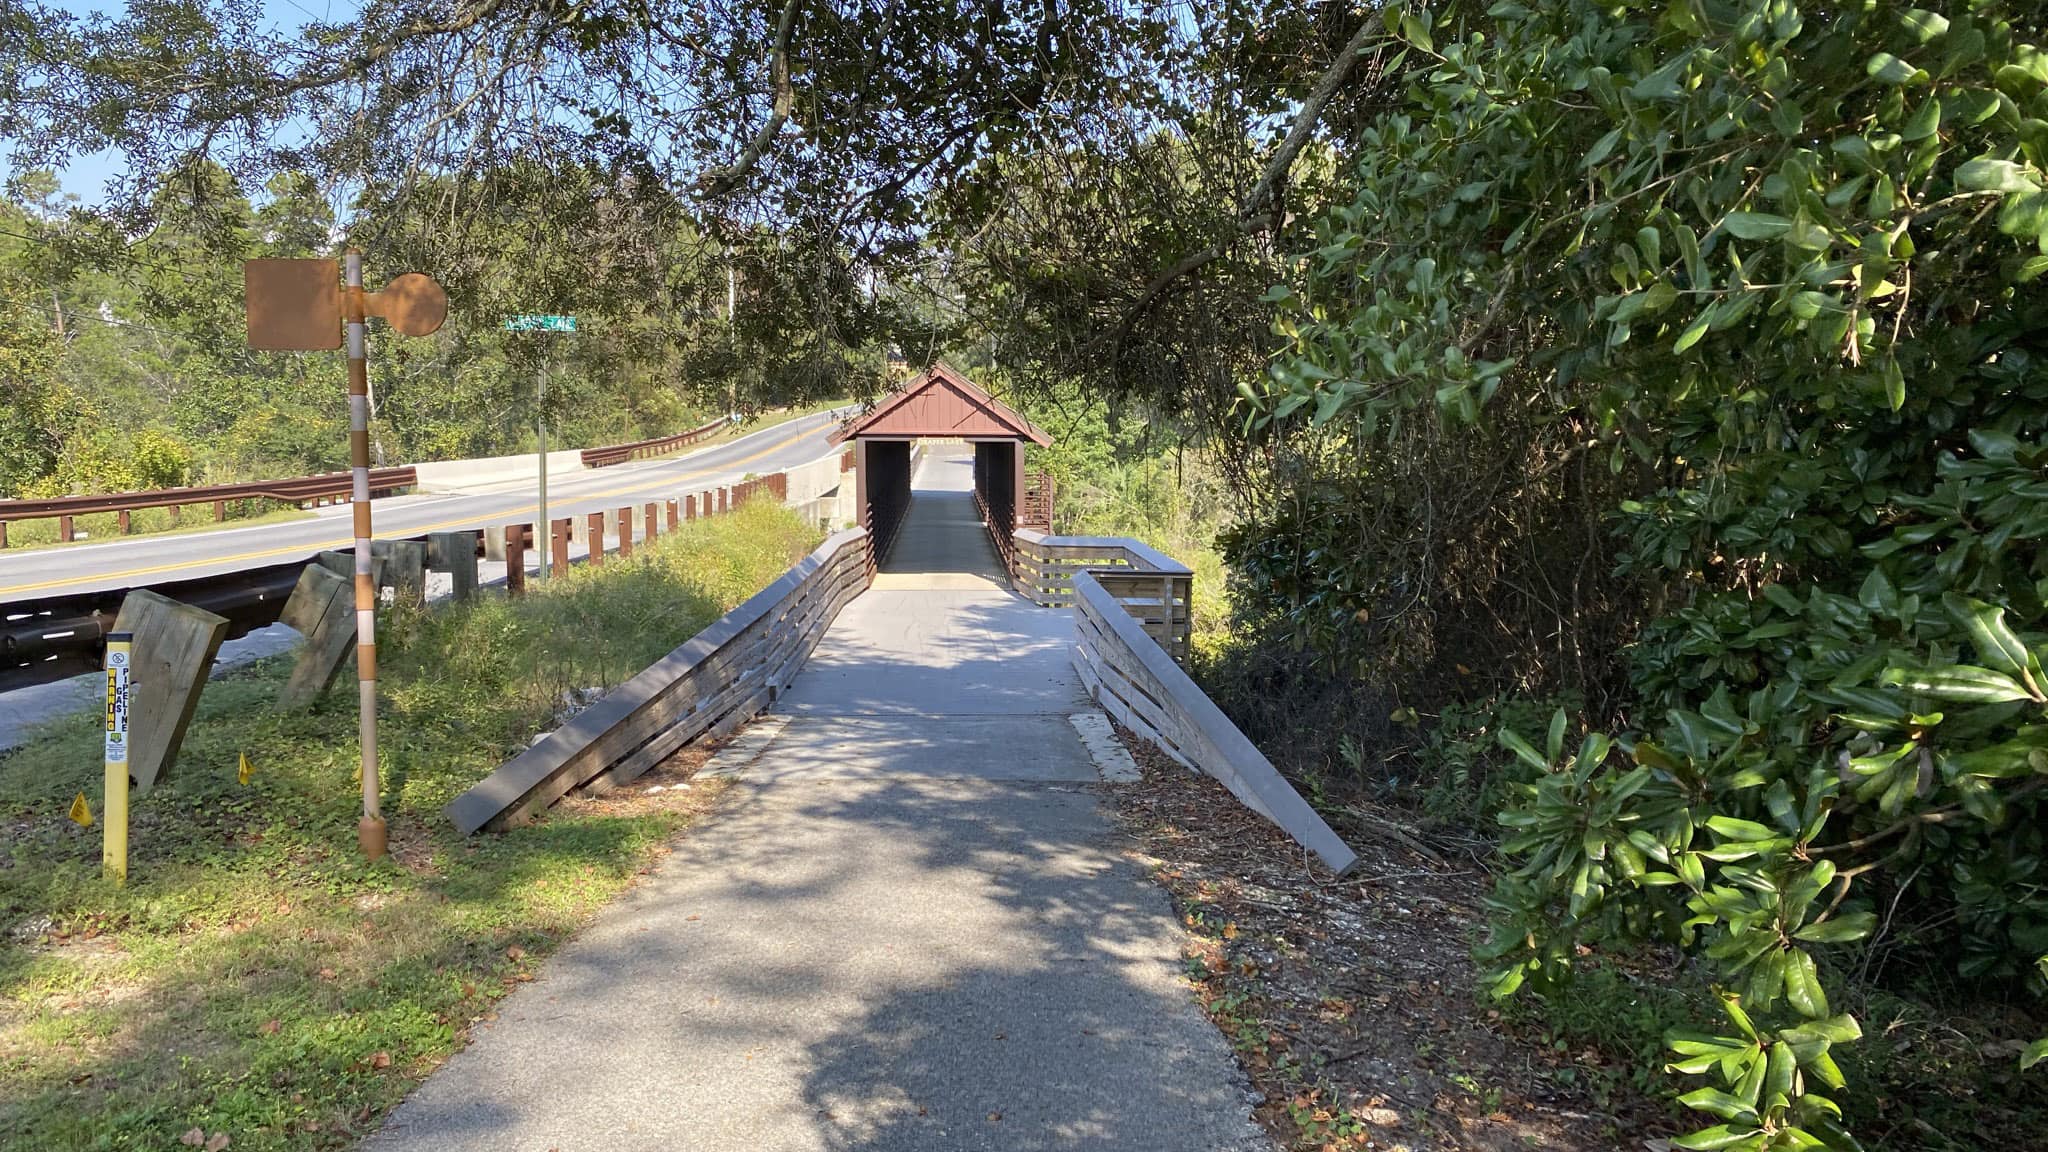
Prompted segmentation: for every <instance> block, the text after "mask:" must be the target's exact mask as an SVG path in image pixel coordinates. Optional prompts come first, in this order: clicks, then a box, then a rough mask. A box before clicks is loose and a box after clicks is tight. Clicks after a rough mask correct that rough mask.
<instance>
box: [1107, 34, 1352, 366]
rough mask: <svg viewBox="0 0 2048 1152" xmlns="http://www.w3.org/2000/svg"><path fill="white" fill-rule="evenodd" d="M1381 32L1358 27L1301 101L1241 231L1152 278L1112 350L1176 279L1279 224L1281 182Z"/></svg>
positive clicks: (1243, 211) (1244, 212)
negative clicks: (1352, 71) (1269, 204)
mask: <svg viewBox="0 0 2048 1152" xmlns="http://www.w3.org/2000/svg"><path fill="white" fill-rule="evenodd" d="M1377 30H1378V24H1377V23H1376V22H1374V21H1372V20H1367V21H1365V22H1364V23H1363V24H1360V25H1359V27H1358V31H1356V32H1354V33H1352V35H1351V39H1350V41H1349V42H1348V43H1346V44H1345V45H1344V48H1343V50H1342V51H1340V52H1338V53H1337V58H1336V59H1335V60H1332V61H1331V62H1330V66H1329V67H1328V68H1326V69H1324V71H1323V74H1322V75H1321V76H1320V77H1318V78H1317V79H1316V84H1315V87H1314V88H1312V89H1310V90H1309V94H1308V98H1307V99H1305V100H1303V101H1302V102H1301V108H1300V109H1299V110H1298V111H1296V112H1295V114H1294V123H1293V124H1292V125H1291V126H1290V127H1289V128H1288V129H1287V136H1286V137H1285V138H1284V139H1282V140H1281V141H1280V147H1279V148H1278V149H1276V150H1275V151H1274V152H1273V155H1272V157H1271V158H1270V159H1269V160H1267V161H1266V170H1265V171H1264V172H1262V173H1260V174H1259V179H1258V182H1257V183H1256V184H1253V185H1252V190H1251V193H1250V195H1248V196H1246V197H1245V201H1244V206H1243V207H1242V208H1240V209H1238V214H1237V226H1236V228H1235V229H1233V230H1232V232H1231V234H1230V235H1229V236H1228V237H1227V238H1226V239H1224V240H1222V241H1219V242H1217V243H1215V244H1211V245H1210V246H1209V247H1207V248H1204V249H1202V250H1200V251H1198V252H1190V253H1188V254H1187V255H1186V256H1183V257H1181V258H1180V259H1179V260H1176V261H1174V262H1173V264H1172V265H1171V266H1169V267H1168V268H1167V269H1166V270H1165V271H1164V272H1161V273H1160V274H1159V275H1157V276H1154V277H1153V278H1152V280H1151V281H1150V282H1149V283H1147V284H1146V285H1145V287H1144V290H1143V291H1141V292H1139V293H1138V298H1137V300H1135V301H1133V302H1132V304H1131V305H1130V307H1128V308H1125V309H1124V311H1123V315H1122V316H1121V317H1120V318H1119V319H1118V320H1117V326H1116V335H1115V339H1114V340H1113V341H1112V343H1113V344H1114V345H1116V346H1121V345H1122V344H1123V342H1124V338H1125V337H1126V336H1128V335H1129V334H1130V330H1131V326H1132V325H1133V324H1135V323H1137V322H1138V320H1139V319H1140V318H1141V317H1143V316H1144V315H1145V313H1147V312H1149V311H1151V310H1152V306H1153V305H1154V304H1156V303H1157V302H1158V300H1159V297H1160V296H1161V295H1163V294H1164V293H1165V291H1166V290H1167V289H1168V288H1169V287H1171V286H1172V285H1173V283H1174V282H1175V281H1176V280H1179V279H1180V278H1182V277H1183V276H1186V275H1188V274H1189V273H1191V272H1194V271H1195V270H1197V269H1199V268H1201V267H1202V266H1203V265H1205V264H1208V263H1210V262H1211V261H1214V260H1218V259H1221V258H1222V256H1223V254H1224V253H1225V252H1227V251H1228V250H1229V248H1230V246H1231V245H1232V244H1235V243H1236V242H1237V241H1239V240H1242V239H1244V238H1245V237H1247V236H1255V235H1257V234H1259V233H1261V232H1268V231H1271V230H1272V229H1273V228H1274V227H1275V226H1276V225H1277V224H1278V223H1279V220H1280V201H1279V187H1280V182H1281V181H1282V180H1284V179H1285V178H1286V176H1287V173H1288V172H1289V171H1290V170H1291V169H1293V167H1294V160H1295V157H1297V156H1299V155H1300V154H1301V150H1302V148H1303V147H1304V146H1306V145H1307V144H1308V141H1309V137H1310V136H1312V135H1314V134H1315V129H1316V124H1317V123H1318V122H1320V121H1321V120H1322V117H1323V107H1324V106H1325V105H1327V104H1328V103H1329V102H1330V97H1332V96H1334V95H1336V93H1337V89H1338V87H1340V86H1341V85H1342V84H1343V83H1344V81H1345V79H1346V78H1347V77H1349V76H1350V75H1351V68H1352V66H1353V65H1354V64H1356V63H1357V62H1358V58H1359V57H1360V56H1361V55H1363V54H1364V52H1365V46H1366V44H1367V43H1368V41H1370V40H1371V39H1372V36H1373V34H1374V32H1375V31H1377ZM1268 201H1271V202H1272V204H1271V207H1270V208H1268V206H1267V202H1268Z"/></svg>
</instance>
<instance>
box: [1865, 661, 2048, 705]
mask: <svg viewBox="0 0 2048 1152" xmlns="http://www.w3.org/2000/svg"><path fill="white" fill-rule="evenodd" d="M1879 680H1880V682H1882V683H1885V684H1890V685H1894V686H1896V687H1899V688H1904V689H1906V690H1907V691H1908V692H1920V693H1924V694H1926V695H1928V696H1932V697H1934V698H1935V699H1936V700H1956V701H1960V702H1962V703H1965V704H2000V703H2003V702H2005V701H2008V700H2028V699H2032V697H2031V696H2030V695H2028V693H2027V690H2026V689H2025V688H2022V687H2020V684H2019V681H2017V680H2014V679H2013V678H2012V677H2010V676H2007V675H2006V674H2004V673H2003V672H1993V671H1992V670H1991V669H1989V668H1975V667H1971V666H1970V665H1967V664H1951V665H1948V666H1947V667H1944V668H1887V669H1885V670H1884V675H1883V676H1881V677H1880V678H1879Z"/></svg>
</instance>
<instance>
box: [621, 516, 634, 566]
mask: <svg viewBox="0 0 2048 1152" xmlns="http://www.w3.org/2000/svg"><path fill="white" fill-rule="evenodd" d="M632 554H633V510H632V509H631V508H621V509H619V555H620V556H621V557H625V556H631V555H632Z"/></svg>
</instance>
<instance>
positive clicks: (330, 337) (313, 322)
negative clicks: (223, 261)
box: [242, 260, 341, 352]
mask: <svg viewBox="0 0 2048 1152" xmlns="http://www.w3.org/2000/svg"><path fill="white" fill-rule="evenodd" d="M242 295H243V301H244V303H245V305H246V306H247V308H248V312H249V347H251V348H253V349H255V350H257V351H259V352H319V351H326V350H330V349H334V348H339V347H341V272H340V269H339V267H338V266H337V265H336V263H335V262H334V261H332V260H244V261H243V262H242Z"/></svg>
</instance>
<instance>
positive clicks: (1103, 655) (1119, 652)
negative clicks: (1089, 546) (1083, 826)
mask: <svg viewBox="0 0 2048 1152" xmlns="http://www.w3.org/2000/svg"><path fill="white" fill-rule="evenodd" d="M1069 587H1070V588H1071V595H1072V601H1073V605H1074V668H1075V670H1076V671H1078V672H1079V673H1080V674H1081V680H1082V682H1083V683H1084V684H1086V685H1087V687H1088V693H1089V695H1091V696H1093V697H1094V698H1095V700H1096V702H1097V703H1099V704H1101V705H1102V708H1103V711H1105V712H1108V713H1109V714H1110V715H1111V716H1114V717H1115V718H1116V719H1117V721H1118V722H1119V723H1121V724H1122V725H1123V726H1124V727H1126V728H1129V729H1130V730H1131V731H1133V732H1136V733H1137V734H1138V735H1140V736H1143V737H1144V738H1146V739H1148V740H1150V741H1152V742H1153V743H1154V744H1157V745H1158V746H1159V748H1160V750H1161V751H1163V752H1165V753H1166V754H1167V755H1168V756H1171V757H1173V758H1174V759H1175V760H1178V761H1180V762H1181V763H1182V764H1185V765H1187V766H1188V767H1190V768H1193V769H1195V770H1197V771H1200V772H1204V773H1206V774H1208V775H1210V776H1213V777H1215V778H1216V779H1217V780H1219V781H1221V782H1222V784H1223V786H1224V787H1226V788H1228V789H1230V792H1231V795H1233V796H1236V797H1237V798H1238V799H1239V800H1241V801H1243V802H1244V805H1245V807H1247V808H1250V809H1251V810H1252V811H1254V812H1257V813H1258V814H1259V815H1261V816H1264V817H1265V818H1266V819H1268V820H1271V821H1272V822H1273V823H1274V824H1276V825H1278V826H1279V827H1280V829H1281V830H1282V831H1284V832H1286V833H1287V834H1288V835H1289V836H1292V837H1293V838H1294V841H1295V843H1297V844H1300V845H1301V846H1302V847H1303V848H1306V849H1308V850H1309V851H1311V852H1313V853H1315V854H1316V856H1317V857H1319V858H1320V859H1321V860H1322V862H1323V863H1324V864H1326V865H1328V866H1329V867H1330V868H1331V870H1333V871H1335V872H1337V873H1340V874H1341V873H1343V872H1345V871H1348V870H1349V869H1350V868H1351V866H1352V865H1353V864H1354V863H1355V862H1356V861H1357V859H1358V856H1357V853H1355V852H1353V851H1352V850H1351V848H1350V847H1349V846H1348V845H1346V844H1345V843H1344V841H1343V839H1342V838H1341V837H1339V836H1338V835H1337V833H1336V832H1335V831H1334V830H1332V829H1331V827H1330V826H1329V824H1328V823H1326V822H1325V821H1324V820H1323V818H1322V816H1321V815H1319V814H1318V813H1317V812H1316V810H1315V809H1314V808H1313V807H1311V806H1310V805H1309V803H1308V801H1306V800H1304V799H1302V797H1301V794H1300V793H1298V792H1296V791H1295V790H1294V787H1293V785H1291V784H1289V783H1288V782H1287V779H1286V777H1284V776H1282V775H1280V772H1279V770H1278V769H1276V768H1274V767H1273V764H1272V762H1271V761H1269V760H1267V759H1266V757H1265V754H1264V753H1262V752H1260V751H1259V750H1258V748H1257V746H1255V745H1254V744H1253V743H1252V742H1251V740H1250V739H1248V738H1247V737H1246V736H1245V734H1244V733H1242V732H1240V731H1238V729H1237V725H1235V724H1232V723H1231V722H1230V718H1229V717H1228V716H1225V715H1224V714H1223V711H1222V709H1220V708H1218V707H1216V704H1215V702H1214V701H1212V700H1210V699H1209V697H1208V694H1207V693H1205V692H1203V691H1202V689H1201V687H1200V686H1199V685H1197V684H1196V683H1195V682H1194V681H1193V680H1191V679H1189V678H1188V674H1187V673H1186V672H1184V671H1182V670H1181V667H1180V665H1179V664H1177V663H1175V662H1174V661H1173V660H1171V659H1168V658H1167V654H1166V651H1165V649H1163V648H1162V647H1160V645H1159V644H1158V643H1156V642H1155V638H1154V636H1153V635H1152V633H1151V631H1150V630H1149V629H1147V628H1145V627H1143V626H1141V625H1140V623H1139V622H1138V620H1137V619H1134V618H1133V617H1132V615H1131V613H1130V611H1129V610H1128V604H1127V602H1126V601H1125V599H1124V598H1123V597H1121V596H1119V595H1117V594H1116V593H1114V592H1112V591H1111V590H1110V589H1109V587H1108V586H1107V585H1105V584H1104V583H1103V582H1102V580H1101V573H1100V572H1099V571H1080V572H1075V573H1074V574H1073V575H1072V576H1071V577H1070V583H1069Z"/></svg>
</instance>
